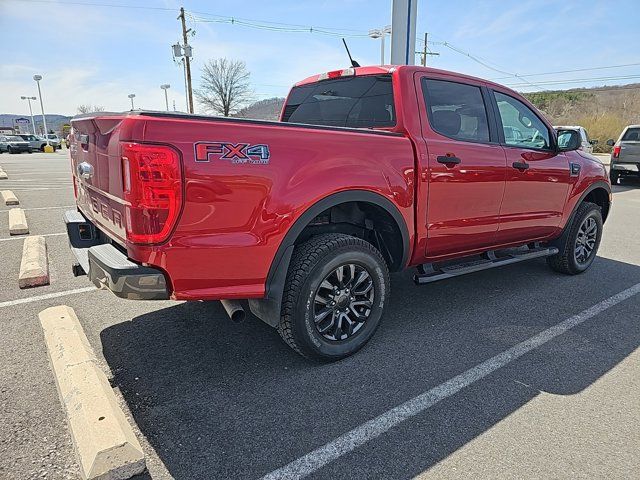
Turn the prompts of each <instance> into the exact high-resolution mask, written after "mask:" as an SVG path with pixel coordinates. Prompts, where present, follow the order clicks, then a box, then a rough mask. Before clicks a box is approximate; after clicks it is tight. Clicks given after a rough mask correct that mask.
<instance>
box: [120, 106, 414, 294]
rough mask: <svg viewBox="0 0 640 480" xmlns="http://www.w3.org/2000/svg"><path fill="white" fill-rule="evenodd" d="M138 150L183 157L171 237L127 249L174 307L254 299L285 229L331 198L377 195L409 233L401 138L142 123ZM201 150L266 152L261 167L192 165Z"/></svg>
mask: <svg viewBox="0 0 640 480" xmlns="http://www.w3.org/2000/svg"><path fill="white" fill-rule="evenodd" d="M140 140H142V141H145V142H157V143H165V144H171V145H174V146H176V147H177V148H178V149H179V150H180V151H181V153H182V161H183V169H184V178H185V182H184V189H185V190H184V198H185V202H184V207H183V211H182V214H181V217H180V220H179V222H178V225H177V227H176V229H175V232H174V234H173V235H172V237H171V239H170V240H169V241H168V242H167V243H166V244H164V245H159V246H154V247H150V246H136V245H128V246H127V248H128V251H129V256H130V257H131V258H133V259H135V260H138V261H142V262H145V263H147V264H149V265H154V266H157V267H160V268H162V269H164V270H165V271H167V272H168V273H169V274H170V277H171V282H172V287H173V290H174V297H175V298H177V299H216V298H255V297H262V296H263V295H264V293H265V281H266V277H267V274H268V272H269V268H270V266H271V262H272V260H273V258H274V256H275V254H276V251H277V249H278V246H279V245H280V242H281V241H282V239H283V237H284V235H285V234H286V232H287V231H288V229H289V228H290V227H291V225H292V224H293V223H294V222H295V221H296V219H297V218H298V217H299V216H300V215H301V214H302V213H304V212H305V211H306V210H307V209H308V208H309V207H311V206H312V205H313V204H314V203H316V202H317V201H319V200H321V199H322V198H324V197H327V196H329V195H331V194H333V193H336V192H340V191H345V190H369V191H372V192H375V193H378V194H380V195H382V196H384V197H386V198H388V199H389V200H391V201H392V202H393V203H394V204H395V205H396V206H397V207H398V210H399V211H400V213H401V214H402V216H403V218H404V220H405V222H406V224H407V228H408V230H409V232H413V231H414V227H413V202H414V185H413V181H414V180H413V177H414V156H413V150H412V147H411V143H410V141H409V139H408V138H406V137H404V136H401V135H392V134H374V133H360V132H353V131H337V130H322V129H314V128H304V127H295V126H289V125H286V124H278V123H268V122H265V123H247V122H238V123H235V122H230V121H220V122H216V121H215V120H211V119H209V120H197V119H194V118H189V119H176V118H172V119H166V118H161V117H160V118H153V117H147V118H146V119H145V127H144V138H141V139H140ZM202 141H210V142H221V141H224V142H231V143H234V144H237V143H241V142H242V143H248V144H251V145H255V144H267V145H268V146H269V149H270V159H269V163H268V164H250V163H244V164H243V163H233V162H232V161H230V160H224V159H219V158H214V159H211V160H210V161H208V162H196V159H195V152H194V144H195V143H196V142H202ZM410 243H411V244H413V238H410Z"/></svg>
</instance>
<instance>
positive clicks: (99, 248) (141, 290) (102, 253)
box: [64, 210, 169, 300]
mask: <svg viewBox="0 0 640 480" xmlns="http://www.w3.org/2000/svg"><path fill="white" fill-rule="evenodd" d="M64 221H65V224H66V225H67V236H68V238H69V245H70V247H71V252H72V253H73V255H74V256H75V259H76V262H75V263H74V264H73V266H72V268H73V273H74V275H76V276H80V275H84V274H86V275H88V276H89V280H91V282H92V283H93V284H94V285H95V286H96V287H98V288H104V289H108V290H111V291H112V292H113V293H114V294H115V295H116V296H118V297H121V298H128V299H132V300H166V299H168V298H169V293H168V290H167V281H166V279H165V276H164V273H163V272H162V271H160V270H158V269H155V268H151V267H145V266H143V265H140V264H138V263H135V262H132V261H131V260H129V259H128V258H127V256H126V255H125V254H124V253H122V252H121V251H120V250H118V249H117V248H116V247H114V246H113V245H111V244H110V243H105V239H104V238H103V237H102V236H101V235H100V232H98V231H97V230H96V228H95V227H94V226H93V224H91V223H90V222H88V221H87V220H86V219H85V218H84V217H83V216H82V214H81V213H79V212H77V211H75V210H69V211H67V212H65V214H64Z"/></svg>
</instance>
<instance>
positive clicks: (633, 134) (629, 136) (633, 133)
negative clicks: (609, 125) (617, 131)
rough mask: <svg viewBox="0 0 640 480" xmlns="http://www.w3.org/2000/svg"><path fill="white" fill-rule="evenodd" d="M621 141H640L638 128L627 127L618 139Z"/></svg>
mask: <svg viewBox="0 0 640 480" xmlns="http://www.w3.org/2000/svg"><path fill="white" fill-rule="evenodd" d="M620 141H621V142H640V128H628V129H627V131H626V132H624V135H623V136H622V138H621V139H620Z"/></svg>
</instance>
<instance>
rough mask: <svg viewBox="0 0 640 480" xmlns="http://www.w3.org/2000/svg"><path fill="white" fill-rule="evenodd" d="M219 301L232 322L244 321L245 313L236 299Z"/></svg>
mask: <svg viewBox="0 0 640 480" xmlns="http://www.w3.org/2000/svg"><path fill="white" fill-rule="evenodd" d="M220 303H221V304H222V306H223V307H224V309H225V311H226V312H227V315H229V318H230V319H231V321H232V322H234V323H240V322H243V321H244V319H245V317H246V316H247V314H246V312H245V311H244V308H243V307H242V304H241V303H240V302H239V301H238V300H220Z"/></svg>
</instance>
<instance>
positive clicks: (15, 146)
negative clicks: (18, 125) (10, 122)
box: [0, 135, 31, 153]
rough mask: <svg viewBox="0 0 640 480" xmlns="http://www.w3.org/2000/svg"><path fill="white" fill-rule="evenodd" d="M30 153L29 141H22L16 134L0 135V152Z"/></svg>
mask: <svg viewBox="0 0 640 480" xmlns="http://www.w3.org/2000/svg"><path fill="white" fill-rule="evenodd" d="M2 152H9V153H20V152H28V153H31V147H30V146H29V142H26V141H24V140H23V139H22V138H20V137H19V136H17V135H0V153H2Z"/></svg>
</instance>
